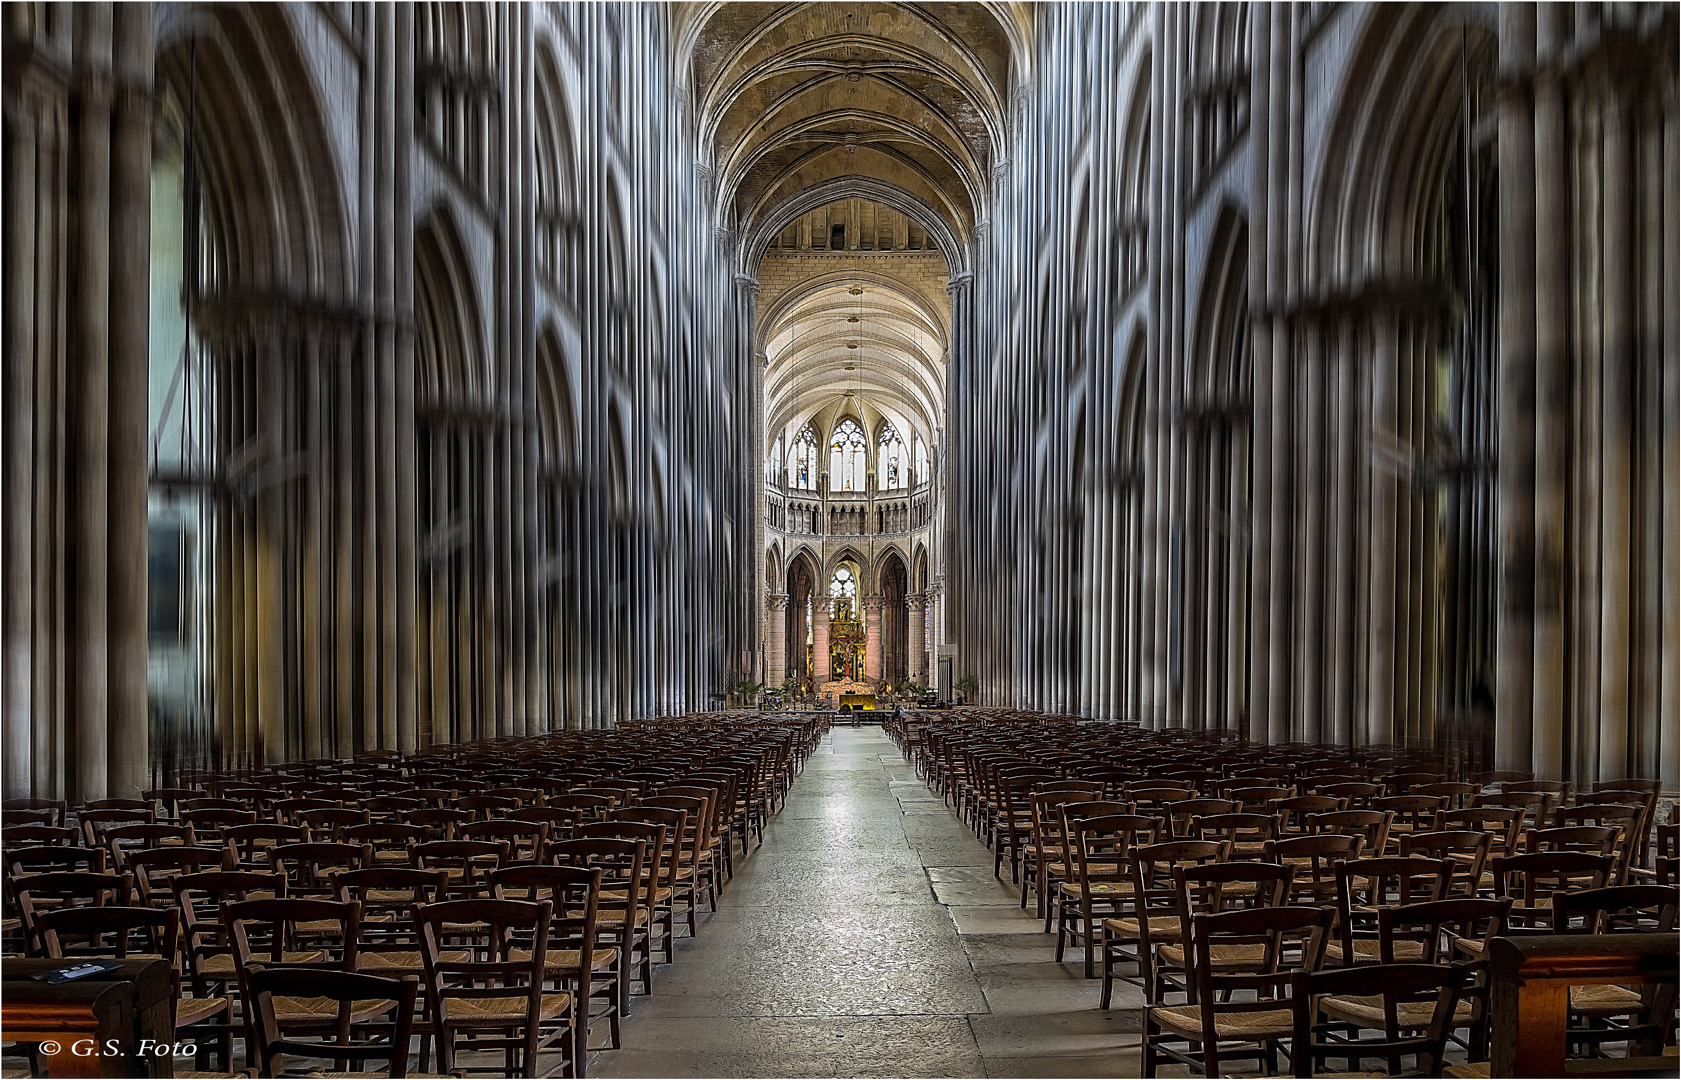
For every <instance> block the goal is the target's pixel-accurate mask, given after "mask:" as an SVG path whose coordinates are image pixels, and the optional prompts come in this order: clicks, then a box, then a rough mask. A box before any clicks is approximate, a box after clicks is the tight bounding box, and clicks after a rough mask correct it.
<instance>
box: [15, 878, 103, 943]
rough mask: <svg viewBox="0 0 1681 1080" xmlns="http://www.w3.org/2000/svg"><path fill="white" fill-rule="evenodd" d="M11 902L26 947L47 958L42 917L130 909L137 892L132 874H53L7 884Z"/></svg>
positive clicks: (18, 879)
mask: <svg viewBox="0 0 1681 1080" xmlns="http://www.w3.org/2000/svg"><path fill="white" fill-rule="evenodd" d="M6 884H7V891H8V893H9V896H8V900H9V901H10V903H12V904H15V905H16V907H17V912H18V917H19V923H20V926H21V929H22V931H23V940H24V947H25V948H26V949H27V950H28V951H29V952H30V953H32V954H35V955H46V949H47V946H46V942H45V940H44V939H43V938H42V936H41V926H40V916H41V915H43V914H45V913H47V912H49V911H52V910H62V909H67V908H71V907H111V906H127V905H128V904H129V903H130V901H131V899H132V893H133V891H134V877H133V875H131V874H103V873H94V872H92V871H87V870H53V871H49V872H47V873H44V874H30V875H27V876H24V877H20V878H13V879H10V880H8V881H7V883H6Z"/></svg>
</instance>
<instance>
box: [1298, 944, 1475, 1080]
mask: <svg viewBox="0 0 1681 1080" xmlns="http://www.w3.org/2000/svg"><path fill="white" fill-rule="evenodd" d="M1468 978H1469V973H1468V972H1467V970H1466V968H1465V967H1464V966H1463V965H1459V964H1448V965H1437V964H1362V965H1358V966H1355V967H1344V968H1335V969H1330V970H1325V971H1297V972H1294V973H1292V975H1291V979H1292V982H1293V984H1294V985H1293V986H1292V989H1291V995H1290V997H1291V1007H1292V1009H1294V1011H1295V1032H1296V1034H1295V1039H1294V1040H1293V1041H1292V1042H1291V1044H1290V1062H1291V1064H1292V1065H1294V1066H1295V1074H1296V1075H1297V1076H1299V1077H1300V1076H1320V1075H1324V1074H1325V1073H1327V1072H1328V1071H1329V1062H1330V1059H1332V1058H1336V1059H1338V1060H1342V1061H1346V1062H1347V1065H1346V1067H1347V1068H1349V1069H1351V1070H1358V1069H1359V1068H1360V1067H1361V1066H1360V1063H1361V1062H1362V1061H1363V1060H1365V1059H1367V1058H1383V1059H1385V1061H1386V1063H1395V1062H1397V1061H1399V1060H1400V1059H1403V1058H1409V1057H1410V1058H1413V1059H1414V1060H1413V1062H1412V1064H1411V1068H1410V1069H1409V1073H1410V1074H1411V1075H1416V1076H1440V1075H1441V1071H1442V1056H1443V1053H1444V1052H1445V1051H1446V1049H1447V1041H1448V1036H1449V1034H1450V1033H1451V1032H1452V1029H1453V1013H1454V1007H1455V1006H1456V1005H1458V1003H1459V996H1460V993H1461V990H1462V989H1463V987H1464V986H1465V984H1466V981H1467V979H1468ZM1327 997H1338V998H1350V997H1358V998H1379V999H1381V1003H1382V1008H1381V1010H1380V1011H1381V1013H1382V1015H1383V1017H1384V1023H1383V1026H1382V1027H1376V1026H1374V1027H1373V1028H1371V1029H1370V1030H1376V1031H1381V1032H1382V1034H1381V1035H1380V1036H1378V1037H1376V1038H1357V1037H1351V1036H1350V1034H1349V1033H1348V1025H1349V1023H1350V1021H1349V1018H1348V1017H1347V1016H1346V1015H1342V1014H1339V1015H1337V1016H1336V1017H1335V1018H1334V1019H1332V1020H1330V1021H1328V1022H1327V1021H1323V1020H1321V1018H1320V1003H1321V1001H1323V1000H1324V999H1325V998H1327ZM1413 1004H1429V1005H1430V1006H1431V1009H1430V1021H1429V1023H1428V1024H1427V1025H1426V1026H1425V1027H1422V1028H1417V1027H1413V1026H1411V1025H1410V1024H1403V1023H1402V1022H1401V1020H1400V1017H1401V1016H1402V1015H1404V1013H1403V1010H1402V1008H1401V1007H1402V1006H1403V1005H1413Z"/></svg>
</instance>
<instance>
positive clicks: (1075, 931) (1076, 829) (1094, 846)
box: [1056, 801, 1158, 979]
mask: <svg viewBox="0 0 1681 1080" xmlns="http://www.w3.org/2000/svg"><path fill="white" fill-rule="evenodd" d="M1115 807H1119V808H1121V809H1120V811H1119V812H1117V811H1115V810H1114V809H1113V808H1115ZM1127 807H1128V804H1126V803H1116V802H1108V801H1103V802H1091V803H1069V804H1067V805H1066V806H1064V807H1063V811H1064V829H1065V833H1066V836H1067V843H1066V852H1065V854H1064V857H1063V858H1064V861H1065V863H1067V865H1068V870H1067V873H1066V875H1065V878H1064V880H1063V881H1061V882H1060V883H1058V885H1057V926H1056V962H1057V963H1059V964H1060V963H1062V957H1063V949H1064V946H1065V945H1069V944H1075V945H1079V946H1081V948H1082V949H1083V950H1084V952H1085V963H1086V978H1088V979H1090V978H1093V977H1094V976H1095V974H1096V966H1097V954H1098V952H1099V951H1100V949H1101V946H1102V936H1103V920H1104V919H1107V918H1117V917H1119V916H1120V915H1121V914H1122V910H1121V909H1122V906H1123V905H1124V904H1125V902H1126V899H1127V897H1128V896H1129V895H1130V894H1131V892H1132V877H1131V870H1130V868H1129V865H1128V863H1129V861H1130V860H1131V857H1132V849H1133V848H1134V847H1135V846H1139V845H1143V844H1152V843H1155V842H1156V840H1157V830H1158V822H1157V820H1156V819H1155V818H1152V817H1141V816H1139V815H1136V814H1129V813H1126V812H1125V810H1126V809H1127ZM1104 810H1108V811H1109V812H1108V813H1103V812H1102V811H1104ZM1094 811H1096V812H1094Z"/></svg>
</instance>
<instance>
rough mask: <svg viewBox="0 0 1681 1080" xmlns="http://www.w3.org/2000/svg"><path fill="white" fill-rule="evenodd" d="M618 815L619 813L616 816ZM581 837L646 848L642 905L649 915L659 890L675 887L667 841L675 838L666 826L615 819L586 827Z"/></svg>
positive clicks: (581, 831)
mask: <svg viewBox="0 0 1681 1080" xmlns="http://www.w3.org/2000/svg"><path fill="white" fill-rule="evenodd" d="M616 813H617V811H615V814H616ZM578 835H579V836H580V837H584V838H603V837H605V838H611V839H615V840H637V841H640V842H641V844H642V848H643V851H642V869H643V871H644V873H643V875H642V877H643V882H642V894H643V895H642V901H643V906H644V907H645V908H647V909H648V910H649V911H652V910H653V909H654V907H655V906H656V905H655V897H656V895H657V892H658V890H660V889H667V888H670V887H671V876H672V875H671V859H670V857H669V856H668V855H667V848H666V841H667V840H668V838H669V837H670V835H671V832H670V829H669V828H668V827H667V826H666V825H665V824H663V823H655V822H647V821H629V820H624V819H620V818H618V817H614V818H613V819H612V820H609V821H596V822H591V823H590V824H588V825H584V826H582V827H581V828H579V830H578Z"/></svg>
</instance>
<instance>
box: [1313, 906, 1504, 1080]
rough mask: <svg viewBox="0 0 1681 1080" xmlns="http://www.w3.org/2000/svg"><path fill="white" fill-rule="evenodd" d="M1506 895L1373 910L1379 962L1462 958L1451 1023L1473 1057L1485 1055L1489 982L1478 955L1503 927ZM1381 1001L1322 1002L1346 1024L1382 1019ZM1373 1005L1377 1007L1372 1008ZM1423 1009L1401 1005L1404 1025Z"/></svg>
mask: <svg viewBox="0 0 1681 1080" xmlns="http://www.w3.org/2000/svg"><path fill="white" fill-rule="evenodd" d="M1511 907H1512V901H1511V900H1510V899H1509V898H1501V899H1498V900H1488V899H1451V900H1431V901H1425V902H1423V903H1417V904H1401V905H1398V906H1395V907H1385V908H1382V909H1380V910H1379V911H1378V941H1379V962H1380V963H1383V964H1394V963H1399V962H1402V961H1401V960H1400V959H1399V958H1400V957H1402V956H1411V957H1417V958H1418V959H1417V962H1419V963H1425V964H1442V965H1445V964H1448V963H1451V962H1454V961H1455V960H1463V961H1465V962H1466V963H1467V964H1468V970H1469V971H1470V972H1471V977H1470V978H1468V979H1467V981H1466V983H1465V985H1464V986H1463V987H1462V989H1461V993H1460V1000H1459V1004H1458V1006H1457V1007H1456V1010H1455V1012H1454V1016H1453V1023H1452V1024H1451V1025H1450V1033H1451V1028H1456V1027H1465V1028H1468V1029H1469V1031H1470V1036H1469V1038H1468V1040H1467V1041H1466V1043H1465V1045H1466V1047H1467V1048H1468V1049H1469V1050H1470V1051H1471V1053H1472V1055H1473V1056H1474V1057H1486V1056H1487V1050H1488V987H1487V985H1486V983H1485V982H1484V980H1483V970H1484V965H1483V962H1482V958H1483V957H1484V956H1486V955H1487V953H1488V943H1489V942H1490V941H1492V940H1493V939H1494V938H1496V937H1499V936H1500V935H1502V934H1504V933H1505V932H1506V919H1507V915H1508V914H1509V913H1510V911H1511ZM1383 1006H1384V1003H1383V1002H1378V1001H1373V1000H1370V999H1353V998H1351V999H1346V1000H1345V999H1334V1000H1331V1001H1327V1002H1326V1003H1325V1004H1324V1005H1323V1006H1322V1007H1323V1008H1324V1010H1325V1011H1326V1012H1327V1013H1330V1014H1332V1015H1333V1016H1340V1017H1342V1018H1343V1019H1345V1020H1347V1022H1349V1023H1351V1024H1373V1023H1376V1022H1381V1021H1384V1020H1385V1016H1384V1014H1383V1013H1382V1012H1381V1009H1382V1008H1383ZM1374 1010H1376V1011H1374ZM1427 1017H1428V1013H1427V1011H1426V1010H1424V1008H1423V1007H1422V1006H1412V1007H1410V1008H1404V1009H1403V1010H1402V1012H1401V1014H1400V1016H1399V1020H1400V1021H1401V1022H1402V1023H1403V1025H1407V1026H1416V1027H1422V1026H1424V1023H1425V1022H1426V1019H1427Z"/></svg>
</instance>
